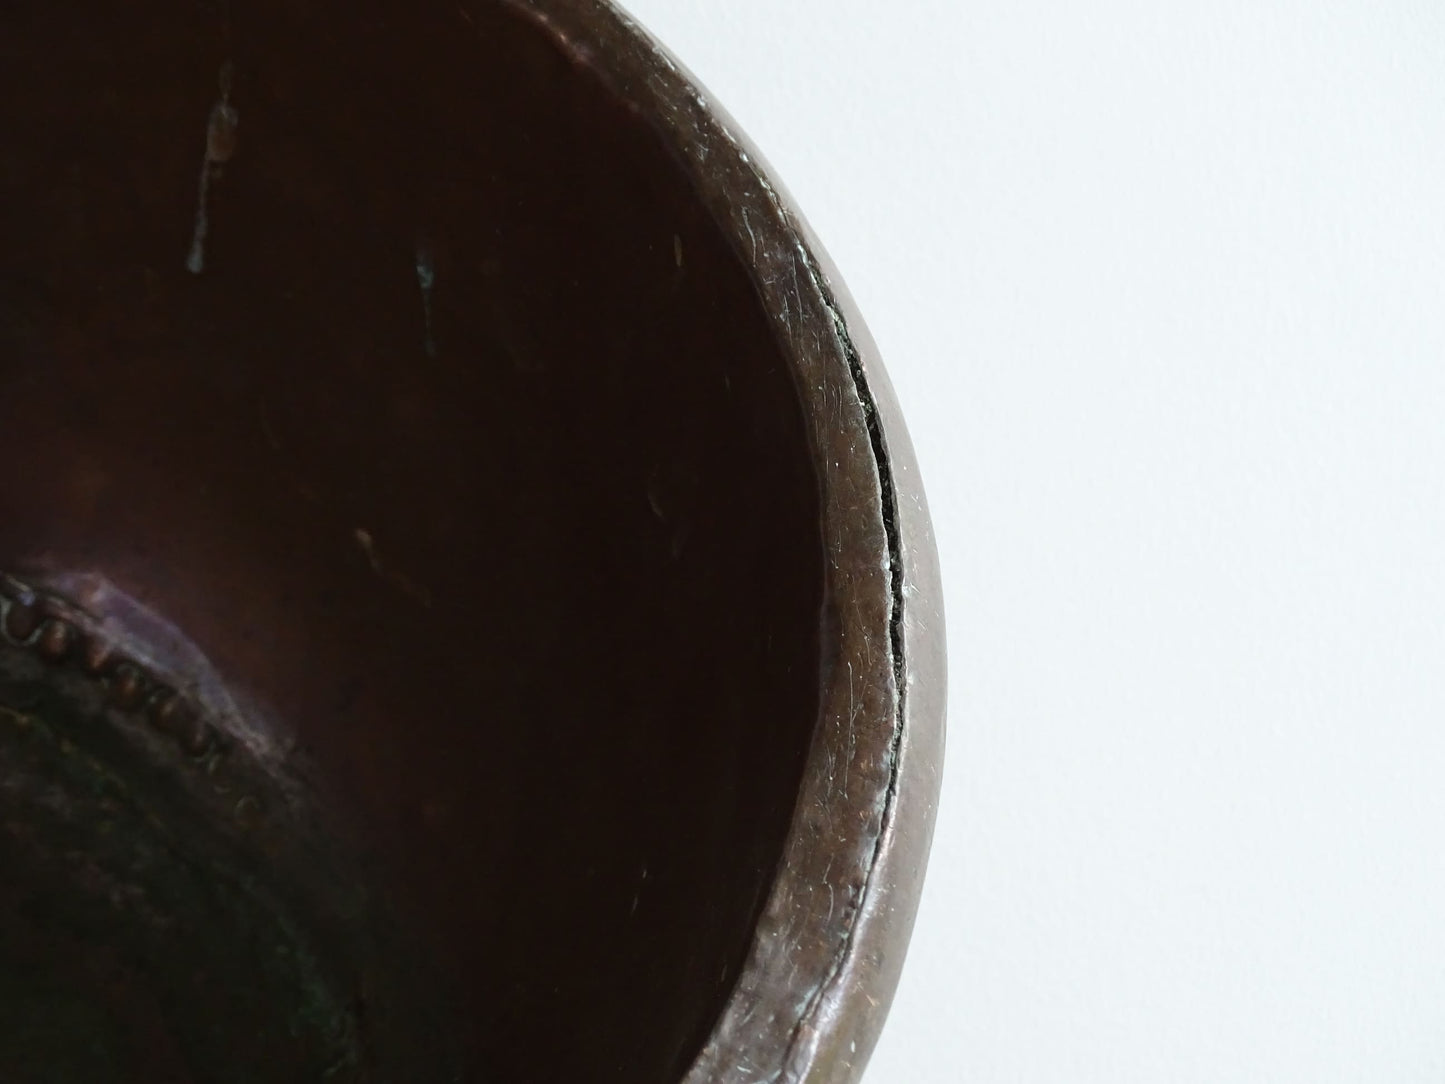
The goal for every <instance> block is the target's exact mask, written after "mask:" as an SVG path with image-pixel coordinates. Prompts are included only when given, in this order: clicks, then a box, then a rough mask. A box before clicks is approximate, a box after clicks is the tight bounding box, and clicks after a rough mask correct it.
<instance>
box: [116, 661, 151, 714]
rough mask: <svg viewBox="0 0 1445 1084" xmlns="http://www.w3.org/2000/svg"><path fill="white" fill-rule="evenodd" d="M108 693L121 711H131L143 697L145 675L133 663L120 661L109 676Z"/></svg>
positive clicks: (138, 704) (138, 705)
mask: <svg viewBox="0 0 1445 1084" xmlns="http://www.w3.org/2000/svg"><path fill="white" fill-rule="evenodd" d="M109 693H110V697H109V699H110V702H111V703H112V704H113V705H115V706H116V707H117V708H120V709H121V710H122V711H133V710H134V709H136V708H138V707H140V705H141V702H142V701H143V700H144V699H145V694H146V680H145V677H144V675H142V674H141V672H140V669H139V668H138V667H136V666H135V665H134V664H132V663H128V662H123V663H120V664H119V665H118V666H116V668H115V671H114V672H113V673H112V674H111V676H110V683H109Z"/></svg>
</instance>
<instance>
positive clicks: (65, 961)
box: [0, 0, 823, 1084]
mask: <svg viewBox="0 0 1445 1084" xmlns="http://www.w3.org/2000/svg"><path fill="white" fill-rule="evenodd" d="M585 55H586V50H585V48H581V47H577V48H574V49H572V50H570V51H564V50H563V49H561V48H559V47H558V45H557V43H556V42H555V41H553V40H552V38H551V37H550V36H549V34H548V32H547V31H546V30H545V28H544V27H543V26H541V25H540V24H538V23H536V22H534V21H532V20H531V19H529V18H526V17H523V16H521V15H519V14H518V13H517V12H516V11H514V10H513V9H512V8H510V7H508V6H507V5H504V4H496V3H482V2H481V0H473V2H472V3H470V4H468V5H466V6H465V7H459V6H458V5H456V4H455V3H450V2H448V3H431V2H417V3H411V4H398V3H386V4H382V3H375V2H371V0H361V2H353V3H347V4H341V3H339V2H328V0H257V2H248V3H247V4H245V5H241V4H235V5H231V4H228V3H226V2H225V0H216V2H211V3H181V2H166V0H153V2H146V3H142V4H123V3H119V2H99V0H73V2H66V3H59V4H57V3H53V2H49V0H47V2H40V0H13V2H12V3H10V4H7V5H6V6H5V8H4V11H3V12H0V137H3V146H4V150H3V152H0V163H3V168H0V221H3V228H0V236H3V237H4V238H5V255H4V259H3V261H0V276H3V277H0V572H4V573H6V574H8V575H9V576H10V577H11V579H10V580H8V581H6V583H8V584H9V586H8V588H7V590H8V592H9V594H8V596H7V599H8V601H7V602H6V603H5V605H6V606H7V607H9V608H8V609H7V610H6V620H7V622H12V623H13V627H11V628H10V631H9V632H8V633H7V634H6V636H5V638H4V641H3V643H0V656H3V658H0V750H4V754H3V755H0V828H4V831H0V859H3V861H4V862H5V863H6V868H7V870H14V871H18V872H17V873H16V874H15V875H14V876H12V877H10V878H9V887H8V888H7V889H6V890H5V891H4V892H0V928H3V927H8V928H11V929H15V930H22V929H23V930H24V931H25V933H24V936H21V935H19V934H16V935H15V936H13V937H10V938H8V939H7V938H0V973H4V974H7V975H21V976H25V978H24V979H23V981H22V980H19V979H17V980H16V981H14V982H10V983H6V982H0V1000H3V1001H5V1002H7V1003H9V1004H11V1005H14V1006H29V1008H25V1009H24V1010H23V1011H21V1010H18V1009H17V1010H15V1011H11V1010H10V1009H7V1010H6V1011H5V1012H0V1019H8V1020H11V1021H12V1024H10V1025H0V1058H9V1060H10V1063H11V1064H12V1065H17V1066H26V1065H28V1066H32V1067H33V1071H34V1072H35V1074H36V1076H35V1079H47V1080H53V1079H61V1078H62V1076H61V1074H62V1072H68V1073H70V1074H71V1076H72V1077H73V1078H75V1079H87V1080H103V1079H116V1080H140V1079H145V1080H148V1081H154V1080H171V1079H174V1080H197V1081H201V1080H205V1081H210V1080H233V1079H234V1080H238V1081H240V1080H255V1079H261V1078H263V1077H264V1078H266V1079H276V1080H280V1079H293V1078H294V1079H297V1080H302V1079H306V1080H314V1079H318V1078H319V1077H318V1075H317V1068H318V1066H320V1067H321V1068H322V1069H323V1070H324V1071H325V1072H327V1073H330V1074H331V1076H330V1077H329V1079H340V1080H345V1079H355V1080H366V1079H388V1077H387V1076H386V1075H385V1074H386V1073H387V1072H392V1071H394V1070H392V1069H389V1068H388V1066H391V1065H397V1064H405V1065H409V1066H410V1069H409V1070H408V1072H409V1074H410V1075H408V1076H407V1077H406V1078H407V1079H412V1080H418V1081H422V1080H429V1079H435V1080H444V1079H445V1080H451V1079H468V1080H470V1079H494V1080H528V1081H538V1082H546V1081H564V1080H566V1081H572V1080H578V1079H589V1080H612V1079H615V1080H626V1081H629V1082H642V1084H646V1082H653V1081H656V1082H663V1081H671V1080H675V1079H676V1078H677V1077H678V1076H680V1075H681V1073H682V1071H683V1070H684V1069H685V1067H686V1065H687V1064H688V1062H689V1061H690V1059H691V1058H692V1056H693V1055H694V1054H695V1053H696V1051H697V1049H698V1047H699V1045H700V1044H701V1042H702V1040H703V1039H704V1038H705V1036H706V1034H707V1032H708V1030H709V1028H710V1026H711V1023H712V1022H713V1020H714V1019H715V1018H716V1016H717V1013H718V1011H719V1008H720V1006H721V1005H722V1003H723V1001H724V1000H725V999H726V997H727V996H728V994H729V992H730V989H731V983H732V980H733V979H734V977H735V976H736V974H737V972H738V969H739V967H740V966H741V963H742V960H743V958H744V955H745V953H746V951H747V947H748V944H749V939H750V935H751V930H752V927H753V924H754V922H755V920H756V916H757V913H758V909H759V907H760V905H761V903H762V900H763V898H764V896H765V894H766V892H767V890H768V888H769V886H770V884H771V881H772V878H773V875H774V872H775V869H776V867H777V863H778V860H779V856H780V854H781V849H782V843H783V839H784V837H785V834H786V832H787V829H788V825H789V821H790V817H791V815H792V812H793V806H794V801H795V797H796V795H797V792H798V788H799V780H800V775H801V772H802V766H803V762H804V758H805V755H806V752H807V749H808V746H809V742H810V740H811V737H812V734H813V730H814V726H815V722H816V716H817V711H818V696H819V693H818V690H819V682H820V666H821V665H822V658H821V656H822V652H823V644H822V618H821V611H822V600H823V556H822V555H823V547H822V540H821V538H820V534H819V526H818V524H819V508H818V482H817V477H816V473H815V470H814V468H813V465H812V461H811V453H810V451H809V447H808V441H807V438H806V436H805V429H804V425H803V418H802V411H801V408H800V401H799V396H798V394H797V391H796V389H795V387H794V383H793V377H792V375H791V373H792V370H791V367H790V365H789V362H788V360H787V358H786V356H785V354H784V352H783V351H782V349H781V348H780V347H779V345H778V343H777V341H776V340H775V337H774V334H773V331H772V329H771V327H770V326H769V324H768V323H767V321H766V319H765V317H764V315H763V313H762V311H761V307H760V305H759V302H758V300H757V297H756V293H755V290H754V286H753V283H752V280H751V279H750V277H749V271H748V268H747V266H746V263H745V262H744V259H743V257H744V256H746V254H745V253H744V254H739V253H737V252H735V251H733V250H732V249H731V248H730V247H729V246H728V244H727V243H726V242H725V241H724V239H723V237H722V234H721V232H720V230H719V229H718V227H717V226H716V225H715V224H714V222H713V221H712V220H711V219H710V217H709V215H708V214H707V213H706V211H705V210H704V209H703V208H702V207H701V206H700V202H699V200H698V198H697V197H696V195H695V193H694V192H693V191H692V189H691V188H690V186H689V183H688V181H687V178H686V176H685V173H684V171H683V168H682V166H681V164H680V162H679V160H678V159H677V158H676V157H675V155H674V153H673V152H672V150H670V149H669V148H668V147H667V146H665V145H664V143H663V142H662V140H661V139H660V137H659V136H658V135H657V134H656V132H655V131H654V129H653V128H652V127H651V126H650V125H649V123H648V118H647V117H645V116H640V115H637V114H636V113H634V112H632V111H629V109H628V108H627V107H626V105H625V104H624V103H622V102H620V101H619V100H618V98H617V96H616V95H615V94H613V93H612V92H611V91H610V90H609V89H608V88H607V87H606V86H605V85H604V84H603V83H602V82H601V81H600V80H599V79H597V78H596V77H595V76H594V75H593V73H592V72H591V71H590V70H589V69H588V67H587V65H586V63H585V62H584V61H583V60H582V59H579V58H581V57H584V56H585ZM12 614H13V617H12ZM48 623H49V624H48ZM57 627H58V628H60V629H61V631H60V632H56V631H54V630H55V628H57ZM47 630H49V631H47ZM46 636H49V637H51V638H50V639H49V640H46V639H45V637H46ZM62 641H64V642H62ZM102 645H104V647H105V651H107V652H109V654H108V655H107V656H106V657H101V656H102V655H103V654H104V652H102ZM117 660H122V661H129V662H131V663H134V664H135V672H136V673H139V674H140V675H141V676H142V678H143V679H144V680H145V681H148V682H149V684H148V685H147V686H146V689H145V690H144V691H143V693H137V694H136V698H135V699H134V702H128V701H127V700H126V691H127V690H126V687H124V681H126V680H129V677H128V675H129V674H130V671H121V670H117V666H118V665H119V663H118V662H117ZM162 687H164V688H163V689H162ZM157 690H161V691H163V692H167V693H169V692H170V691H174V692H175V693H176V695H177V696H178V697H180V698H182V699H183V700H184V703H185V711H187V712H190V713H192V714H195V715H198V716H200V719H199V722H197V721H195V720H187V722H188V723H190V724H191V725H193V726H196V727H199V728H200V730H199V737H197V733H196V732H187V731H186V730H185V729H184V726H181V725H180V724H177V723H176V721H175V720H174V719H173V718H165V717H163V716H164V715H165V711H164V707H163V705H162V704H160V703H159V701H158V700H157V699H156V698H157V697H158V696H159V695H160V694H159V693H158V692H157ZM157 734H160V735H161V737H162V738H163V739H164V740H157V739H156V735H157ZM36 735H41V736H42V737H37V736H36ZM42 738H43V740H42ZM167 743H169V744H167ZM67 746H69V747H70V750H71V751H67V748H66V747H67ZM77 750H78V751H77ZM72 751H74V756H75V757H79V758H81V759H83V760H84V761H85V762H86V764H87V765H89V767H88V768H87V769H86V772H89V773H90V774H89V775H87V774H86V772H80V773H79V774H77V773H76V772H75V771H72V770H71V769H70V768H68V767H67V765H68V764H71V762H72V760H71V758H72ZM98 780H101V781H98ZM107 788H111V789H107ZM115 788H118V789H115ZM57 795H59V797H56V796H57ZM117 795H119V797H117ZM127 803H129V804H127ZM248 803H249V804H248ZM117 809H119V810H120V812H116V810H117ZM197 825H199V827H197ZM107 826H108V827H107ZM117 834H119V835H120V836H123V837H124V838H125V840H126V842H124V845H113V844H112V843H111V842H107V841H108V840H113V839H114V838H115V837H116V835H117ZM178 870H180V871H181V872H177V871H178ZM223 882H224V883H225V884H235V885H240V886H243V887H244V891H242V890H241V889H239V888H238V889H237V890H236V891H237V892H238V893H239V895H237V896H235V898H234V899H233V898H230V897H226V898H224V899H223V898H221V897H220V896H218V895H217V893H216V891H215V890H214V886H215V885H216V884H219V883H223ZM137 899H139V900H141V901H142V902H143V903H144V906H142V905H141V904H140V903H136V902H135V901H136V900H137ZM238 901H239V902H238ZM268 953H270V954H271V955H274V956H275V957H276V958H279V959H284V960H286V961H287V963H286V964H285V966H282V965H279V964H278V965H276V966H274V967H273V966H271V965H269V964H265V963H264V962H262V958H263V957H264V958H265V959H270V958H271V956H268V955H267V954H268ZM101 957H104V963H103V966H102V965H101V964H97V963H95V962H94V961H95V960H96V959H99V958H101ZM296 961H310V962H309V963H305V966H303V965H302V963H298V962H296ZM97 969H99V970H97ZM308 984H311V985H308ZM7 985H9V986H12V987H14V988H13V989H9V990H7V989H6V986H7ZM313 986H314V987H315V989H313V988H312V987H313ZM246 989H250V990H253V991H272V993H268V994H266V996H265V997H262V996H261V995H260V994H255V995H254V996H248V995H243V994H242V993H239V992H237V991H241V990H246ZM42 1010H43V1011H42ZM268 1014H269V1015H268ZM7 1027H8V1029H9V1030H8V1032H7ZM258 1036H262V1037H264V1041H263V1039H262V1038H258ZM78 1037H79V1038H78ZM268 1044H269V1045H268ZM419 1052H421V1053H419ZM263 1053H264V1058H265V1060H264V1061H262V1060H261V1059H262V1056H263ZM388 1058H390V1059H393V1060H392V1061H390V1062H388V1061H387V1059H388ZM262 1064H264V1065H269V1066H271V1068H270V1069H269V1070H267V1071H265V1072H262V1073H261V1075H260V1076H258V1075H257V1073H258V1069H257V1066H258V1065H262ZM98 1066H103V1067H105V1068H104V1071H102V1070H101V1069H100V1068H97V1067H98ZM17 1071H18V1070H17ZM105 1073H110V1074H111V1075H109V1076H107V1075H105ZM287 1073H291V1074H293V1075H292V1076H287V1075H285V1074H287ZM426 1074H432V1075H430V1076H428V1075H426ZM9 1078H11V1079H15V1078H16V1077H14V1076H13V1074H12V1075H10V1077H9Z"/></svg>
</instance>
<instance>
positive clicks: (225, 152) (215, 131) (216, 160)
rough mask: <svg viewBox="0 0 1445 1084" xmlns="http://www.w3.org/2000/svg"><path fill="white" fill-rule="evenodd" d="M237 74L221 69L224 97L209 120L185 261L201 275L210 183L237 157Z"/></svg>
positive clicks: (228, 64)
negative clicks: (233, 85)
mask: <svg viewBox="0 0 1445 1084" xmlns="http://www.w3.org/2000/svg"><path fill="white" fill-rule="evenodd" d="M234 74H235V67H234V65H233V64H232V63H231V62H230V61H229V60H228V61H226V62H225V63H224V64H222V65H221V72H220V76H219V78H218V80H217V81H218V82H219V84H220V91H221V96H220V98H218V99H217V100H216V103H215V105H213V106H211V112H210V115H209V116H207V118H206V151H205V154H203V155H202V156H201V180H200V185H199V191H198V193H197V195H196V227H195V230H194V232H193V233H192V234H191V251H190V254H189V255H188V256H187V257H186V270H187V271H189V272H190V273H191V274H193V275H199V274H200V273H201V272H202V271H204V270H205V269H206V234H207V233H209V232H210V227H211V224H210V219H209V218H208V217H207V214H206V202H207V199H208V198H209V195H210V189H211V179H212V178H213V177H216V178H219V177H220V175H221V166H222V165H223V164H225V163H226V162H229V161H230V160H231V156H232V155H234V154H235V153H236V126H237V124H239V122H240V117H239V115H238V114H237V113H236V109H235V107H234V106H233V105H231V82H232V79H233V77H234Z"/></svg>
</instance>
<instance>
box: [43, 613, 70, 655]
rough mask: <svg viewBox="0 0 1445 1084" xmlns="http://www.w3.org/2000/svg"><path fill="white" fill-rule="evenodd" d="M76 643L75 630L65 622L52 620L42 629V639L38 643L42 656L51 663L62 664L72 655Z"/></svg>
mask: <svg viewBox="0 0 1445 1084" xmlns="http://www.w3.org/2000/svg"><path fill="white" fill-rule="evenodd" d="M74 642H75V630H74V629H72V628H71V627H70V626H69V625H67V624H66V623H65V622H64V621H58V620H56V619H55V618H51V619H50V620H48V621H46V622H45V624H44V625H42V626H41V627H40V639H39V640H38V641H37V643H36V647H37V648H38V649H39V651H40V654H42V655H44V656H45V657H46V658H47V659H49V660H50V661H51V662H60V661H61V660H62V659H64V658H65V656H67V655H69V654H70V648H71V646H72V644H74Z"/></svg>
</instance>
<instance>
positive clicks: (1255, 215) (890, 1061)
mask: <svg viewBox="0 0 1445 1084" xmlns="http://www.w3.org/2000/svg"><path fill="white" fill-rule="evenodd" d="M629 7H630V9H631V10H633V12H636V13H637V14H639V17H640V19H642V20H643V22H644V23H646V25H647V26H649V27H650V29H652V30H653V32H655V33H656V35H659V36H660V38H662V39H663V40H665V42H666V43H668V45H669V46H670V48H672V49H673V51H675V52H676V53H678V55H679V56H681V58H682V59H683V62H685V64H686V65H688V66H691V69H692V71H694V72H696V75H698V77H699V78H701V81H702V82H704V84H705V85H707V87H708V88H709V90H711V91H712V93H714V95H715V97H717V98H718V100H720V101H721V103H722V104H724V106H725V108H728V110H730V111H731V113H733V116H734V117H736V119H737V120H738V123H740V126H741V127H743V130H746V132H747V133H749V134H750V137H751V139H753V140H754V142H756V143H757V145H759V147H760V149H762V150H763V153H764V156H766V158H767V159H769V160H770V162H772V165H773V166H775V169H776V173H777V175H779V176H780V179H782V181H783V184H785V185H786V186H788V188H790V189H792V192H793V195H795V197H796V199H798V204H799V205H801V207H802V210H803V212H805V214H806V215H808V217H809V220H811V221H812V224H814V227H815V228H816V231H818V234H819V236H821V238H822V241H824V244H825V246H827V247H828V249H829V251H831V253H832V256H834V257H835V260H837V263H838V266H840V267H841V270H842V276H844V279H845V282H847V283H848V286H850V289H851V291H853V293H854V296H855V298H857V301H858V305H860V308H861V309H863V312H864V315H866V317H867V318H868V322H870V325H871V328H873V332H874V335H876V337H877V340H879V344H880V347H881V351H883V357H884V360H886V363H887V366H889V370H890V373H892V377H893V382H894V384H896V387H897V393H899V397H900V400H902V403H903V408H905V413H906V415H907V419H909V425H910V429H912V434H913V441H915V444H916V445H918V452H919V460H920V463H922V470H923V477H925V481H926V483H928V487H929V496H931V502H932V509H933V519H935V522H936V526H938V541H939V546H941V551H942V561H944V574H945V580H946V606H948V617H949V661H951V713H949V749H948V760H946V772H945V785H944V798H942V806H941V814H939V824H938V835H936V843H935V848H933V859H932V866H931V870H929V883H928V890H926V895H925V898H923V905H922V911H920V916H919V925H918V931H916V935H915V941H913V947H912V951H910V955H909V963H907V968H906V971H905V977H903V984H902V989H900V991H899V997H897V1002H896V1005H894V1009H893V1015H892V1018H890V1022H889V1025H887V1029H886V1032H884V1035H883V1039H881V1044H880V1046H879V1051H877V1054H876V1057H874V1061H873V1064H871V1067H870V1070H868V1075H867V1084H933V1083H944V1081H948V1083H949V1084H954V1083H955V1081H970V1083H978V1084H987V1083H993V1081H998V1083H1003V1081H1009V1083H1010V1084H1013V1083H1029V1081H1101V1083H1103V1081H1107V1083H1108V1084H1117V1083H1120V1081H1309V1083H1311V1084H1324V1083H1327V1081H1371V1083H1392V1081H1442V1080H1445V847H1442V843H1445V650H1442V649H1445V574H1442V569H1445V4H1439V3H1433V1H1429V0H1426V1H1420V3H1405V1H1403V0H1377V1H1374V3H1363V1H1361V3H1328V1H1321V0H1316V1H1314V3H1303V1H1302V0H1301V1H1296V3H1263V1H1260V0H1253V1H1251V3H1233V1H1231V0H1211V1H1209V3H1121V1H1120V0H1101V1H1100V3H1092V4H1072V6H1065V4H1039V3H1029V1H1027V0H1022V1H1020V0H990V1H988V3H974V1H972V0H889V3H883V1H881V0H867V1H863V0H730V3H721V0H709V1H704V0H691V1H689V0H629Z"/></svg>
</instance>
